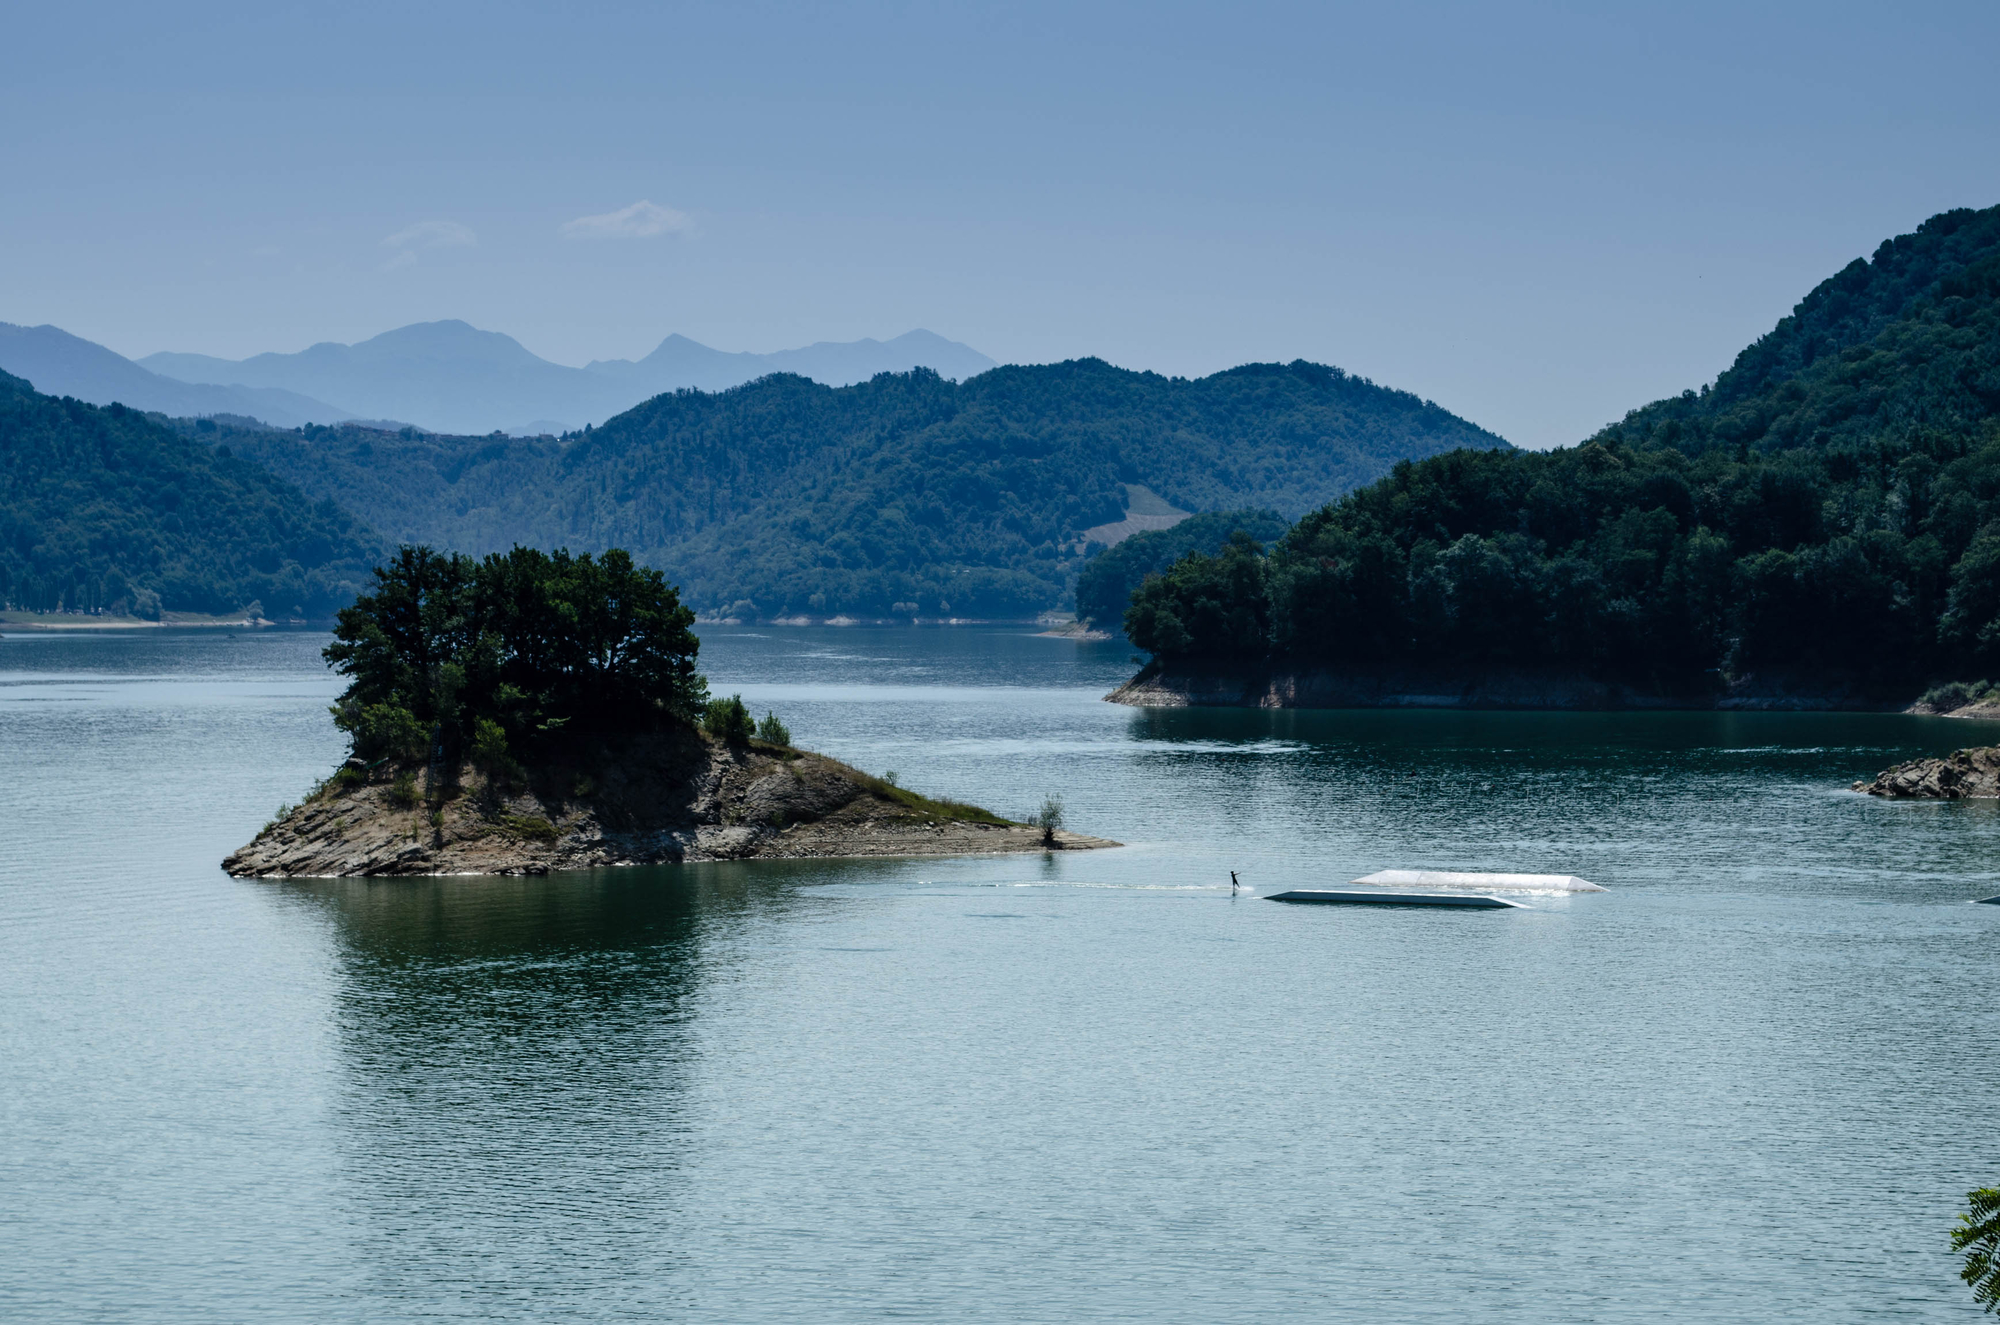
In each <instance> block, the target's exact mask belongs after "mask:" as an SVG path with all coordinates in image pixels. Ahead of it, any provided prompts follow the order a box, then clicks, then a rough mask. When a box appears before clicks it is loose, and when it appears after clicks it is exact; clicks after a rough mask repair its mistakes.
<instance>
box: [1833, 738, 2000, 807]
mask: <svg viewBox="0 0 2000 1325" xmlns="http://www.w3.org/2000/svg"><path fill="white" fill-rule="evenodd" d="M1854 790H1856V791H1865V792H1867V793H1868V794H1869V795H1870V796H1887V797H1890V798H1893V799H1898V800H1903V799H1914V800H1941V801H1962V800H1974V799H1979V798H1991V797H2000V747H1995V746H1990V745H1989V746H1982V747H1980V748H1978V749H1972V750H1954V751H1952V753H1951V755H1950V756H1949V757H1948V758H1945V759H1912V760H1911V761H1910V762H1909V763H1907V764H1898V765H1896V766H1895V767H1894V768H1891V769H1887V770H1885V771H1884V772H1881V773H1878V774H1876V775H1875V780H1874V781H1873V782H1857V783H1855V784H1854Z"/></svg>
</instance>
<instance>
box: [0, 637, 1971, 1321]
mask: <svg viewBox="0 0 2000 1325" xmlns="http://www.w3.org/2000/svg"><path fill="white" fill-rule="evenodd" d="M324 642H325V637H324V636H319V635H312V634H306V633H276V632H273V633H262V634H249V633H241V634H235V635H228V634H215V633H194V632H188V633H176V632H171V631H149V632H133V633H128V634H120V635H111V634H93V635H63V636H57V635H36V636H23V635H8V636H6V637H5V638H4V639H0V771H4V775H0V824H4V827H5V843H6V850H5V853H4V859H3V860H0V1064H4V1068H0V1081H3V1082H4V1084H0V1239H4V1242H0V1245H4V1246H5V1248H6V1251H5V1253H4V1254H3V1255H0V1315H4V1317H5V1318H6V1319H8V1320H10V1321H59V1320H60V1321H75V1320H93V1321H146V1322H171V1321H197V1320H199V1321H279V1320H287V1321H289V1320H297V1319H310V1320H315V1321H355V1322H360V1321H370V1322H373V1321H385V1320H407V1319H418V1318H423V1319H431V1318H447V1319H449V1318H465V1319H472V1320H576V1321H609V1320H625V1319H646V1320H654V1319H689V1320H727V1321H746V1322H762V1321H813V1322H824V1321H849V1320H855V1321H859V1320H879V1319H888V1318H898V1319H915V1320H962V1319H990V1320H995V1321H1043V1320H1051V1321H1052V1320H1078V1321H1190V1322H1195V1321H1199V1322H1230V1321H1279V1320H1291V1319H1300V1318H1309V1319H1316V1320H1328V1321H1357V1322H1359V1321H1368V1322H1377V1321H1418V1320H1454V1321H1456V1320H1479V1321H1521V1322H1549V1321H1562V1322H1570V1321H1576V1322H1583V1321H1591V1322H1623V1321H1635V1322H1636V1321H1658V1320H1686V1321H1759V1322H1764V1321H1787V1320H1798V1321H1815V1322H1817V1321H1824V1320H1829V1319H1832V1320H1897V1321H1904V1320H1918V1321H1929V1320H1968V1321H1969V1320H1973V1319H1977V1318H1979V1317H1980V1313H1979V1312H1978V1311H1977V1309H1976V1308H1975V1307H1974V1306H1973V1304H1972V1301H1971V1296H1970V1294H1969V1292H1967V1290H1966V1289H1965V1288H1964V1286H1963V1285H1962V1284H1960V1283H1959V1282H1958V1280H1957V1278H1956V1268H1957V1263H1956V1261H1955V1259H1954V1258H1953V1257H1952V1255H1951V1254H1950V1252H1949V1250H1948V1247H1947V1236H1948V1232H1949V1229H1950V1228H1951V1226H1952V1223H1953V1219H1954V1216H1955V1213H1956V1211H1957V1210H1958V1209H1959V1208H1960V1204H1961V1202H1962V1199H1963V1196H1964V1193H1965V1192H1966V1190H1967V1189H1968V1188H1971V1187H1973V1186H1979V1185H1990V1184H1995V1183H2000V1127H1996V1124H2000V1103H1996V1092H1995V1084H1996V1072H1997V1071H2000V1049H1996V1045H2000V1015H1996V1012H1995V1010H1994V998H1993V988H1994V976H1995V938H1996V932H2000V906H1993V907H1989V906H1974V905H1970V904H1969V903H1970V902H1971V900H1972V899H1975V898H1979V897H1985V896H1990V895H1993V894H1996V893H2000V808H1996V806H1995V805H1994V804H1992V803H1957V804H1890V803H1885V802H1881V801H1876V800H1872V799H1869V798H1866V797H1862V796H1857V795H1855V794H1853V793H1851V792H1850V791H1848V790H1846V788H1847V786H1848V784H1849V783H1850V782H1851V781H1853V780H1854V779H1856V778H1859V777H1863V776H1872V775H1873V774H1874V773H1876V772H1877V771H1879V770H1880V769H1881V768H1883V767H1885V766H1887V765H1888V764H1890V763H1893V762H1895V761H1897V760H1900V759H1905V758H1910V757H1913V756H1915V755H1917V754H1924V753H1941V752H1944V751H1947V750H1949V749H1952V748H1955V747H1957V746H1960V745H1966V744H1979V743H1983V742H1991V741H2000V732H1997V731H1996V730H1995V729H1994V728H1993V727H1992V726H1989V725H1983V724H1979V725H1976V724H1971V723H1965V722H1953V721H1950V720H1946V719H1928V718H1913V717H1904V716H1900V715H1815V714H1671V713H1668V714H1632V715H1606V714H1490V713H1489V714H1479V713H1449V712H1275V713H1270V712H1238V711H1227V712H1224V711H1190V710H1173V711H1168V710H1157V711H1137V710H1132V709H1126V708H1121V707H1118V706H1114V705H1110V704H1106V703H1103V702H1102V700H1101V696H1102V695H1103V694H1104V693H1105V692H1106V691H1107V690H1109V689H1110V688H1111V687H1112V686H1114V685H1115V684H1117V683H1118V682H1119V681H1122V680H1123V679H1125V677H1126V676H1128V675H1129V674H1130V672H1131V671H1132V670H1133V669H1132V666H1131V664H1130V662H1129V660H1128V655H1129V653H1130V648H1129V646H1127V645H1124V644H1122V643H1113V644H1088V643H1081V644H1080V643H1077V642H1075V641H1070V640H1062V639H1048V638H1039V637H1035V636H1032V635H1028V634H1026V633H1024V632H1021V631H1009V630H1001V629H956V630H943V629H940V630H915V629H911V630H900V631H892V630H870V629H849V630H839V629H830V628H820V629H781V628H779V629H753V628H743V627H709V628H705V630H704V633H703V665H704V670H706V671H707V673H708V674H709V676H710V679H711V684H712V686H713V687H714V688H715V689H717V690H719V691H721V692H722V693H731V692H737V691H740V692H741V693H742V695H743V696H744V698H745V700H746V701H747V702H749V703H751V704H752V705H753V707H754V708H755V709H756V711H757V713H758V714H759V715H760V716H761V714H762V713H763V712H764V710H765V709H766V708H769V709H773V710H775V711H776V712H777V713H778V714H779V716H780V717H781V718H783V719H784V720H785V721H786V722H787V723H788V724H789V725H790V727H791V730H792V733H793V736H794V739H795V740H796V741H797V742H798V743H799V744H801V745H804V746H807V747H810V748H814V749H819V750H823V751H826V752H828V753H830V754H834V755H837V756H839V757H840V758H843V759H846V760H848V761H850V762H852V763H854V764H857V765H859V766H860V767H862V768H864V769H868V770H870V771H872V772H883V771H886V770H894V771H896V772H897V773H898V775H899V777H900V779H901V781H902V782H903V783H904V784H905V785H907V786H912V787H916V788H918V789H921V790H923V791H925V792H929V793H933V794H941V795H948V796H952V797H956V798H959V799H964V800H970V801H974V802H977V803H980V804H983V805H986V806H988V807H989V808H992V809H995V810H998V811H1000V812H1002V813H1011V814H1017V815H1018V814H1021V813H1024V812H1025V811H1026V810H1027V809H1029V808H1030V807H1032V806H1034V805H1036V804H1039V802H1040V800H1041V798H1042V796H1043V795H1045V794H1050V793H1055V794H1060V795H1061V796H1062V797H1063V798H1064V800H1065V802H1066V804H1067V806H1068V811H1069V820H1070V826H1072V827H1074V828H1076V829H1078V830H1080V831H1083V832H1087V833H1092V834H1097V835H1100V836H1106V837H1112V838H1116V839H1118V840H1120V841H1122V842H1125V843H1127V844H1128V845H1127V846H1125V847H1124V848H1123V849H1121V850H1116V851H1102V852H1088V853H1072V854H1054V855H1046V856H1044V855H1031V856H1015V857H997V858H975V859H957V860H904V861H866V862H845V861H829V862H797V861H794V862H766V863H756V862H748V863H731V864H712V865H698V866H685V867H663V868H647V869H630V870H618V871H604V872H598V873H592V874H582V875H571V876H554V877H550V878H546V879H475V878H455V879H435V880H401V879H398V880H380V881H367V880H346V881H334V880H319V881H304V880H301V881H290V882H268V881H266V882H256V881H243V882H239V881H235V880H231V879H229V878H227V877H225V876H224V875H223V874H222V873H221V871H220V869H219V868H218V866H217V862H218V861H220V860H221V858H222V857H223V856H224V855H225V854H226V853H227V852H228V851H230V850H231V849H233V848H234V847H236V846H238V845H240V844H241V843H243V842H244V841H246V840H248V839H249V838H250V837H251V836H252V835H254V834H255V833H256V831H257V830H258V828H259V826H260V825H261V824H262V823H263V822H264V821H265V820H266V819H267V818H268V817H269V816H270V815H271V814H272V813H273V811H275V810H276V809H277V807H278V806H279V804H280V803H281V802H284V801H287V800H294V799H297V798H298V796H300V795H301V794H302V793H304V792H305V791H306V790H308V789H309V788H310V787H311V786H312V784H313V783H314V781H315V780H316V779H317V778H319V777H321V776H323V775H324V774H325V773H326V772H327V771H328V770H330V769H331V768H332V767H333V765H334V764H335V763H336V762H337V760H338V759H339V758H340V757H341V756H342V755H343V754H344V745H343V742H342V741H341V739H340V738H339V736H338V733H336V732H335V731H334V729H333V727H332V725H331V723H330V721H329V720H328V718H327V714H326V705H327V703H328V702H329V701H330V700H331V699H332V697H333V696H334V694H335V693H336V692H337V690H338V688H339V687H338V686H337V684H336V683H335V681H334V680H333V678H331V677H329V676H328V674H327V673H326V672H325V670H324V668H323V667H322V666H321V664H320V662H319V659H318V649H319V648H320V647H321V645H323V644H324ZM1395 866H1428V867H1436V868H1456V869H1499V870H1521V871H1536V872H1555V873H1574V874H1579V875H1582V876H1583V877H1585V878H1587V879H1591V880H1593V881H1595V882H1598V883H1602V884H1604V885H1605V886H1606V887H1608V888H1609V889H1610V890H1611V891H1609V892H1607V893H1603V894H1594V895H1582V896H1575V897H1569V898H1551V897H1538V898H1533V899H1531V901H1532V906H1531V908H1530V909H1527V910H1519V911H1505V912H1466V913H1459V912H1448V913H1433V912H1430V911H1397V910H1388V911H1376V910H1354V909H1349V908H1315V907H1293V906H1285V905H1281V904H1274V903H1271V902H1267V901H1264V900H1262V899H1261V898H1260V897H1258V896H1255V895H1251V894H1246V895H1244V896H1239V897H1232V896H1231V895H1230V891H1229V876H1228V871H1230V870H1235V871H1237V872H1238V874H1239V875H1240V876H1241V877H1242V879H1243V881H1244V882H1245V884H1247V885H1249V886H1250V887H1251V888H1252V889H1253V890H1254V891H1255V892H1256V893H1269V892H1275V891H1281V890H1283V889H1286V888H1291V887H1299V886H1323V885H1326V884H1330V883H1338V882H1342V881H1345V880H1347V879H1349V878H1352V877H1354V876H1356V875H1359V874H1364V873H1368V872H1370V871H1373V870H1376V869H1380V868H1385V867H1395Z"/></svg>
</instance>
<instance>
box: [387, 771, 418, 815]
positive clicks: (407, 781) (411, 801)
mask: <svg viewBox="0 0 2000 1325" xmlns="http://www.w3.org/2000/svg"><path fill="white" fill-rule="evenodd" d="M389 801H390V803H391V804H393V805H398V806H401V807H402V808H403V809H406V810H408V809H414V808H415V807H416V804H417V775H416V774H415V773H398V774H397V775H396V780H395V781H394V782H392V783H390V784H389Z"/></svg>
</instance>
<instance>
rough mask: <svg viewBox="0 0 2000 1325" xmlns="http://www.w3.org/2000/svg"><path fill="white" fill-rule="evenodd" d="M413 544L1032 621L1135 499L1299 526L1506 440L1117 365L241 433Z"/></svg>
mask: <svg viewBox="0 0 2000 1325" xmlns="http://www.w3.org/2000/svg"><path fill="white" fill-rule="evenodd" d="M227 440H228V442H229V444H230V445H232V446H234V447H235V448H236V449H237V450H238V451H239V453H244V454H250V455H254V456H255V457H256V458H257V459H259V460H260V461H262V462H263V463H265V464H267V465H268V466H269V467H271V468H272V469H273V470H274V471H276V472H277V473H279V474H281V475H283V476H285V477H287V478H289V479H291V480H292V481H294V482H297V483H298V484H300V486H302V487H303V488H305V489H306V490H307V491H308V492H309V493H312V494H314V495H315V496H324V497H331V498H334V499H336V500H339V501H341V502H342V503H344V504H346V505H347V506H348V507H349V509H351V510H353V511H355V512H356V513H357V514H358V515H360V516H361V517H362V518H364V519H366V520H367V521H368V522H369V523H370V524H372V525H374V526H375V527H377V528H379V529H381V530H383V531H384V532H385V533H387V534H388V535H390V536H391V537H393V538H395V539H397V540H399V541H412V542H427V543H431V544H434V545H437V546H441V547H448V548H453V549H457V550H460V551H467V552H485V551H490V550H496V549H500V548H504V547H507V546H509V545H511V544H512V543H514V542H517V541H518V542H522V543H527V544H531V545H535V546H541V547H556V546H567V547H569V548H572V549H575V550H578V551H583V550H598V549H603V548H607V547H614V546H616V547H625V548H630V549H631V550H632V551H633V553H634V555H636V556H638V557H639V558H640V559H641V560H642V561H644V562H645V563H647V564H650V565H653V566H657V567H659V568H661V569H663V570H665V571H666V572H667V574H668V576H669V578H670V579H673V580H675V581H677V582H678V583H679V584H680V585H681V586H682V588H683V590H684V592H685V594H686V596H687V599H688V601H689V602H691V603H693V604H695V605H696V606H698V607H701V608H703V609H705V610H711V611H715V610H725V611H731V612H734V613H736V614H738V615H744V616H758V617H766V618H769V617H775V616H783V615H789V614H794V613H804V614H810V615H813V616H832V615H835V614H839V613H851V614H855V615H865V616H883V615H899V616H911V615H922V616H926V617H930V616H972V617H996V616H1015V617H1018V616H1024V615H1032V614H1034V613H1036V612H1039V611H1042V610H1045V609H1047V608H1050V607H1054V606H1056V605H1057V604H1058V603H1059V602H1060V601H1061V600H1062V598H1063V595H1064V592H1065V589H1066V586H1067V585H1068V584H1069V582H1070V580H1071V578H1072V577H1073V575H1074V574H1075V571H1076V568H1077V566H1078V565H1079V564H1080V561H1081V557H1082V554H1083V552H1084V531H1086V530H1088V529H1090V528H1091V527H1092V526H1095V525H1099V524H1105V523H1110V522H1112V521H1116V520H1118V519H1120V518H1121V517H1122V515H1123V514H1124V503H1125V492H1124V487H1123V485H1124V484H1126V483H1132V484H1143V485H1145V486H1147V487H1149V488H1151V489H1152V490H1153V491H1155V492H1157V493H1159V494H1160V495H1161V496H1163V497H1165V498H1166V499H1168V500H1169V501H1171V502H1173V503H1174V504H1175V505H1177V506H1179V507H1181V508H1183V509H1186V510H1194V511H1204V510H1220V509H1237V508H1243V507H1260V508H1269V509H1274V510H1276V511H1278V512H1280V513H1282V514H1284V515H1287V516H1295V515H1297V514H1299V513H1301V512H1303V511H1307V510H1310V509H1312V508H1313V507H1315V506H1318V505H1320V504H1321V503H1323V502H1325V501H1327V500H1328V499H1330V498H1332V497H1335V496H1338V495H1339V494H1341V493H1343V492H1346V491H1347V490H1349V489H1350V488H1352V487H1354V486H1355V485H1357V484H1361V483H1366V482H1369V481H1371V480H1373V479H1375V478H1377V477H1379V476H1381V475H1382V474H1384V473H1386V472H1387V471H1388V470H1389V468H1390V466H1391V465H1393V464H1394V463H1396V462H1397V461H1398V460H1401V459H1405V458H1410V457H1418V456H1428V455H1435V454H1438V453H1440V452H1443V451H1448V450H1452V449H1455V448H1458V447H1475V448H1504V447H1506V445H1507V443H1506V442H1504V441H1502V440H1501V439H1500V438H1498V437H1495V436H1494V435H1492V434H1491V433H1488V432H1485V431H1483V430H1482V429H1480V428H1477V427H1475V426H1473V425H1472V424H1470V423H1467V422H1465V421H1464V420H1463V419H1460V418H1457V417H1455V416H1454V415H1452V414H1450V413H1448V412H1446V411H1445V410H1443V409H1441V408H1439V407H1438V406H1436V405H1433V404H1430V403H1429V402H1427V401H1423V400H1420V399H1418V398H1417V397H1415V396H1413V395H1410V394H1408V393H1407V392H1401V391H1393V390H1389V389H1386V388H1383V387H1379V386H1376V385H1374V384H1373V383H1371V382H1368V381H1366V380H1365V379H1362V378H1357V377H1353V376H1350V375H1348V374H1346V373H1343V372H1341V371H1340V370H1338V369H1335V368H1326V367H1321V366H1318V365H1314V364H1307V363H1302V362H1301V363H1293V364H1289V365H1278V364H1259V365H1250V366H1247V367H1243V368H1237V369H1232V370H1230V371H1228V372H1224V373H1218V374H1215V375H1214V376H1212V377H1206V378H1201V379H1196V380H1188V379H1180V378H1167V377H1161V376H1159V375H1157V374H1153V373H1137V372H1128V371H1125V370H1123V369H1118V368H1114V367H1112V366H1111V365H1109V364H1106V363H1103V362H1101V361H1099V360H1095V359H1084V360H1077V361H1072V362H1069V363H1062V364H1053V365H1047V366H1041V367H1015V368H1000V369H995V370H994V371H992V372H988V373H983V374H981V375H980V376H978V377H975V378H973V379H971V380H970V381H967V382H962V383H954V382H951V381H947V380H945V379H942V378H940V377H939V376H938V375H937V374H935V373H933V372H930V371H928V370H924V369H919V370H917V371H915V372H911V373H902V374H882V375H880V376H878V377H876V378H874V379H873V380H872V381H868V382H863V383H859V384H856V385H853V386H847V387H838V388H833V387H825V386H820V385H817V384H815V383H813V382H810V381H807V380H806V379H804V378H801V377H795V376H789V375H775V376H772V377H767V378H764V379H762V380H760V381H757V382H753V383H750V384H748V385H745V386H742V387H737V388H734V389H732V390H728V391H723V392H718V393H714V394H709V393H703V392H697V391H680V392H675V393H672V394H669V395H663V396H659V397H657V398H655V399H653V400H650V401H648V402H646V403H645V404H643V405H640V406H638V407H637V408H635V409H632V410H629V411H627V412H626V413H624V414H621V415H619V416H618V417H616V418H614V419H612V420H610V421H608V422H607V423H605V424H604V425H603V426H602V427H598V428H595V429H591V430H588V431H586V432H584V433H581V434H572V435H570V436H567V437H565V438H562V439H555V438H545V439H539V440H537V439H509V438H505V437H498V436H495V437H488V438H466V437H440V436H432V435H428V434H420V433H415V432H413V431H410V430H405V432H404V433H402V434H386V433H379V432H369V431H366V430H363V429H358V428H351V427H349V428H339V429H335V428H308V429H305V430H303V431H300V432H292V433H280V432H251V431H245V432H241V433H235V434H232V435H230V436H229V437H228V438H227Z"/></svg>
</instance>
